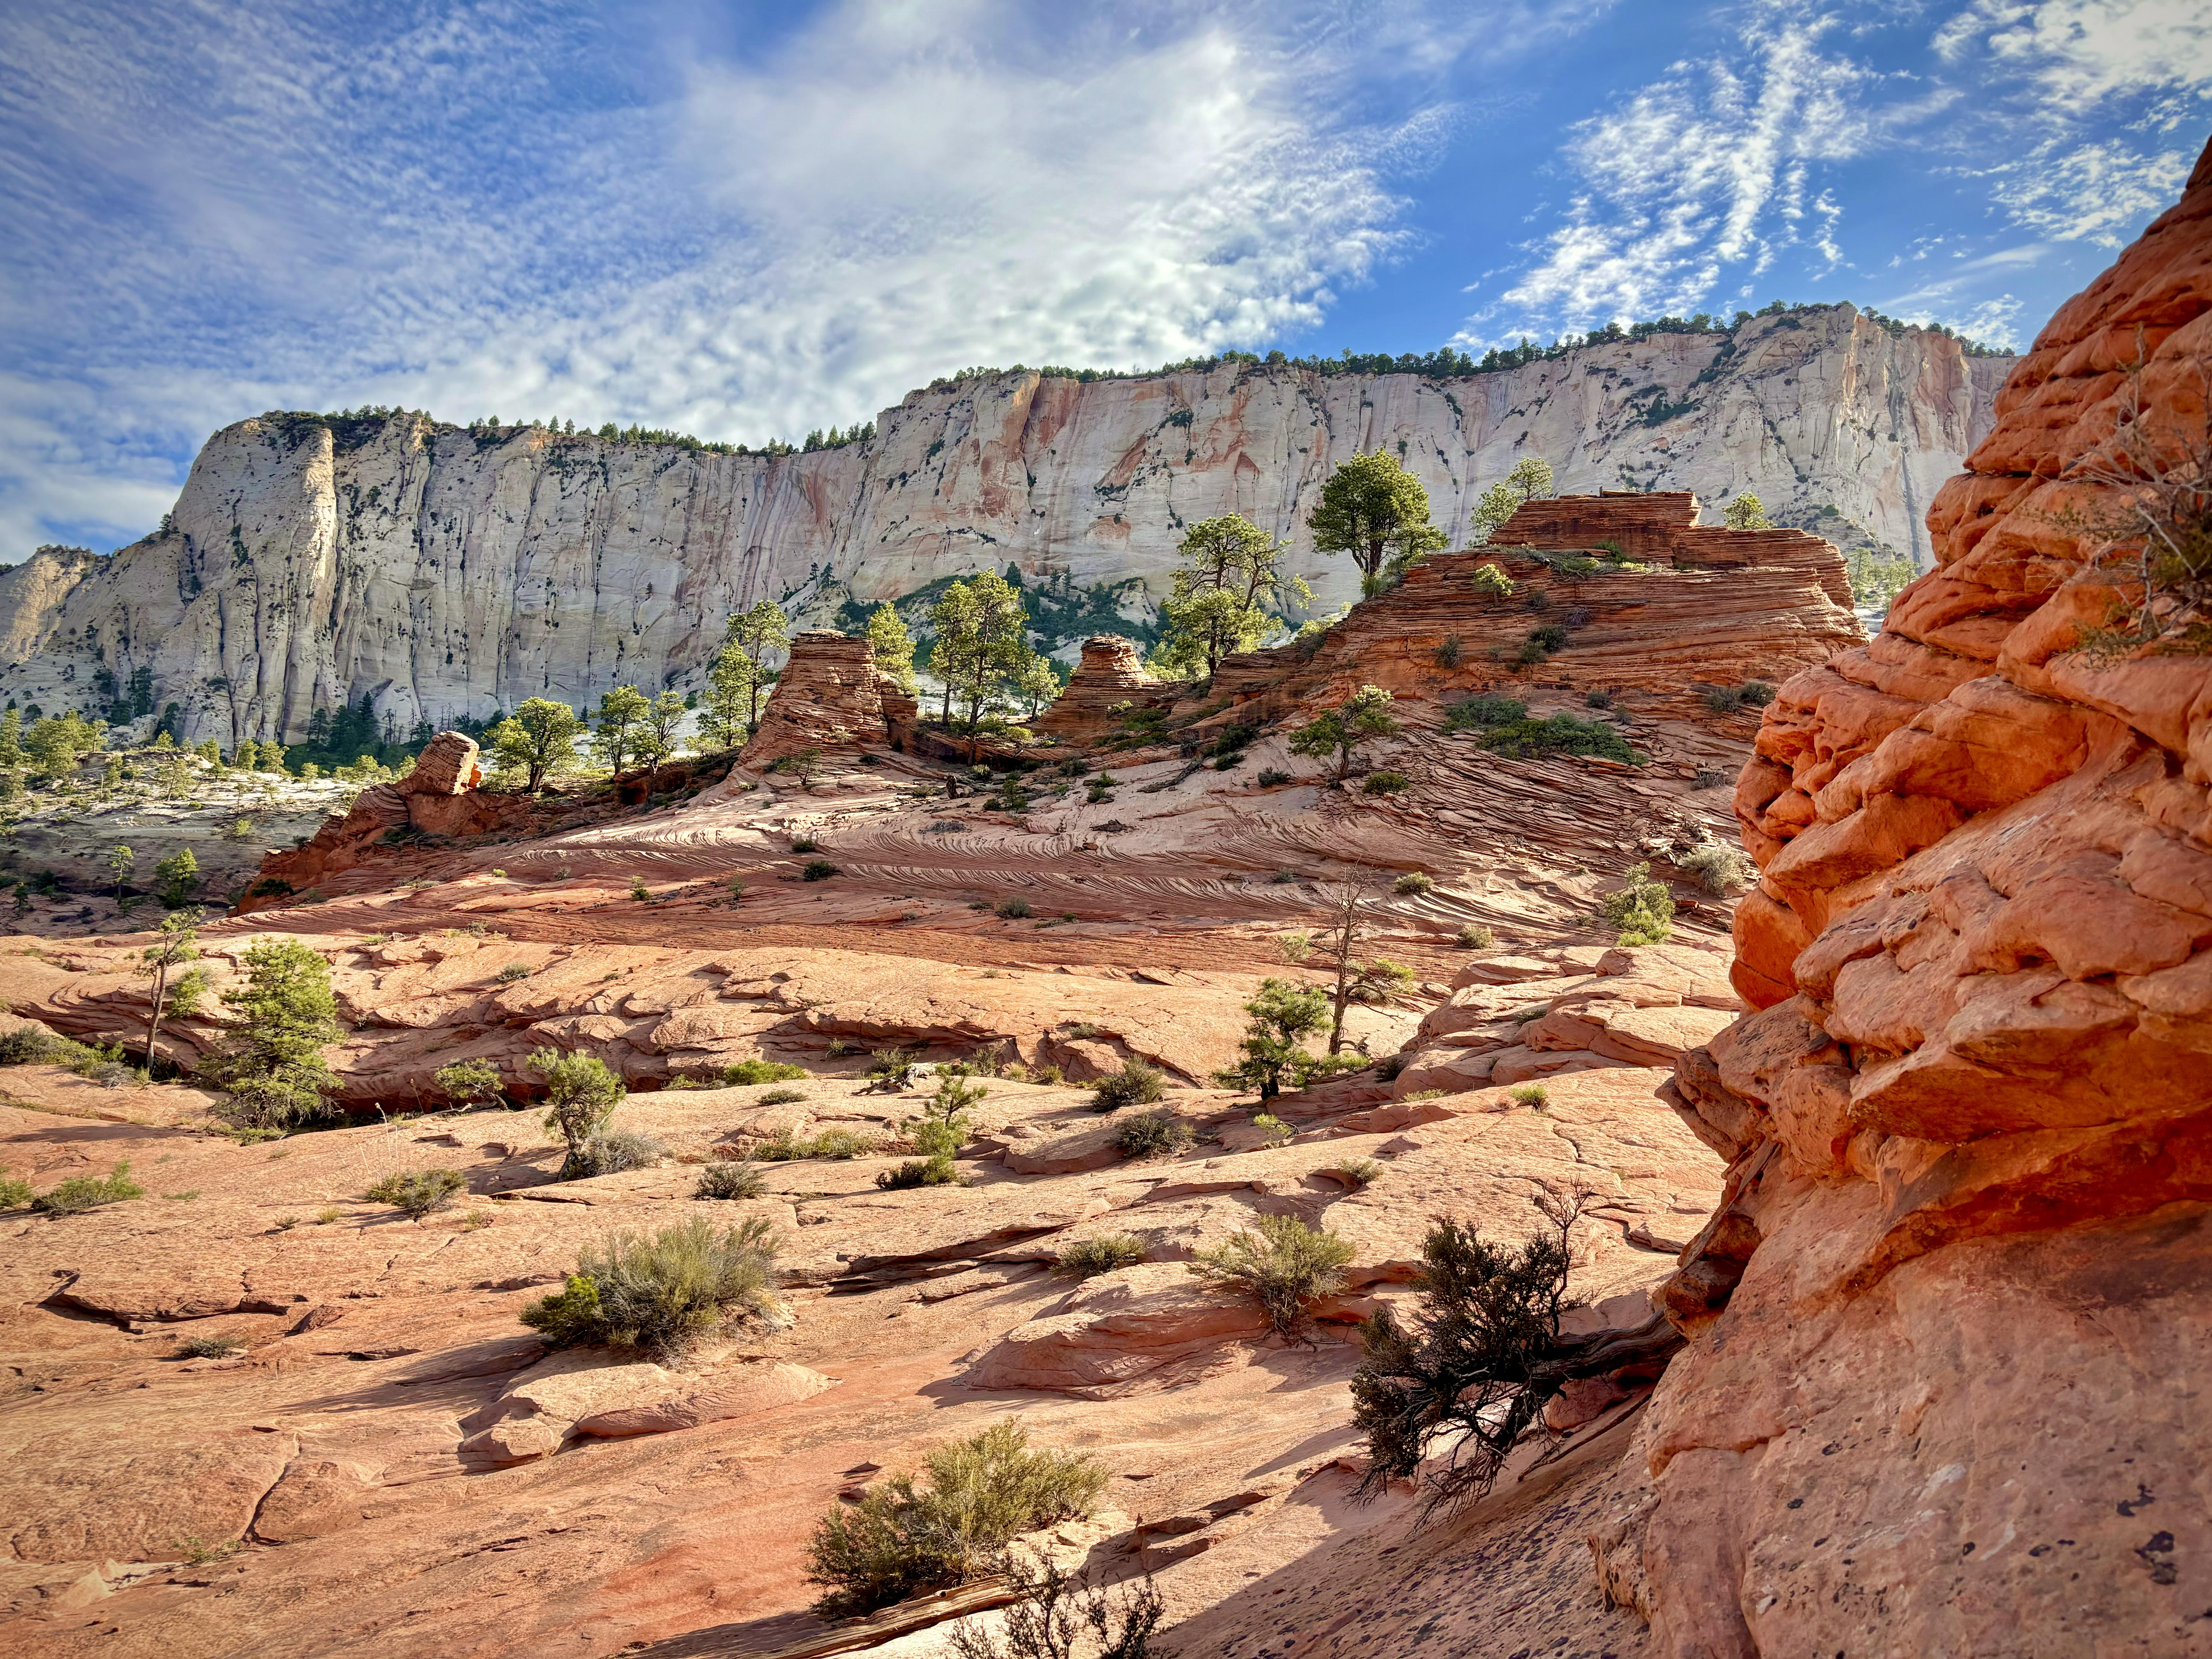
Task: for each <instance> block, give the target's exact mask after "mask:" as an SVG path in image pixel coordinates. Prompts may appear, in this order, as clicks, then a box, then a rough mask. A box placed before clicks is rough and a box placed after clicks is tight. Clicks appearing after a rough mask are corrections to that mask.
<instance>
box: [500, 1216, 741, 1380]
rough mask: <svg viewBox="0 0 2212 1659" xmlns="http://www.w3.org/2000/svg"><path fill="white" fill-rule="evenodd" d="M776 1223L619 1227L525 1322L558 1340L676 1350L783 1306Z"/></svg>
mask: <svg viewBox="0 0 2212 1659" xmlns="http://www.w3.org/2000/svg"><path fill="white" fill-rule="evenodd" d="M775 1247H776V1238H775V1230H774V1229H773V1228H771V1227H770V1226H769V1224H768V1223H767V1222H766V1221H764V1220H763V1219H761V1218H759V1217H757V1216H756V1217H754V1218H751V1219H750V1220H748V1221H745V1222H743V1223H741V1224H740V1225H737V1226H735V1227H732V1228H729V1229H727V1230H726V1231H721V1232H717V1231H715V1230H714V1227H713V1226H711V1225H708V1222H706V1221H705V1220H704V1219H702V1218H698V1217H696V1216H695V1217H693V1218H691V1219H690V1220H688V1221H684V1222H680V1223H678V1225H675V1226H673V1227H667V1228H664V1229H662V1230H661V1231H659V1232H658V1233H655V1234H653V1236H652V1237H649V1238H648V1237H646V1236H645V1235H644V1234H642V1233H631V1232H614V1233H610V1234H609V1235H608V1236H607V1237H606V1239H605V1241H604V1242H603V1243H601V1244H600V1245H599V1247H598V1248H596V1249H585V1250H583V1251H582V1252H580V1254H579V1255H578V1256H577V1260H576V1271H575V1272H574V1273H571V1274H569V1275H568V1284H567V1285H566V1286H565V1287H564V1288H563V1289H562V1291H560V1292H559V1294H557V1295H555V1296H549V1297H545V1298H544V1300H542V1301H538V1302H533V1303H532V1304H530V1306H528V1307H527V1308H525V1309H524V1310H522V1322H523V1323H524V1324H526V1325H528V1326H530V1327H531V1328H532V1329H534V1330H538V1331H542V1332H544V1334H545V1339H546V1340H547V1341H549V1342H550V1343H551V1344H552V1345H553V1346H555V1347H556V1348H557V1347H567V1346H573V1345H575V1344H579V1343H604V1344H605V1345H606V1346H609V1347H613V1348H632V1349H640V1350H642V1351H644V1352H647V1353H650V1354H655V1355H674V1354H678V1353H680V1352H683V1351H684V1349H685V1348H686V1347H688V1346H690V1345H691V1344H693V1343H695V1342H697V1341H701V1340H704V1339H706V1338H708V1337H711V1336H714V1335H716V1334H719V1333H720V1332H721V1331H723V1330H725V1329H726V1328H728V1327H729V1326H730V1325H732V1324H733V1323H736V1322H738V1321H741V1320H744V1319H749V1318H752V1317H754V1316H757V1315H759V1314H761V1313H763V1312H765V1311H766V1310H769V1308H770V1307H772V1306H773V1305H774V1298H773V1297H771V1296H770V1294H769V1273H770V1270H771V1269H772V1268H773V1267H774V1266H775Z"/></svg>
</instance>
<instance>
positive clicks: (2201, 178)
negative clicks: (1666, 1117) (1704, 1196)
mask: <svg viewBox="0 0 2212 1659" xmlns="http://www.w3.org/2000/svg"><path fill="white" fill-rule="evenodd" d="M2138 351H2140V352H2141V353H2142V366H2141V372H2140V377H2139V382H2137V381H2136V380H2135V377H2134V376H2133V374H2132V372H2131V366H2132V365H2134V364H2135V363H2136V360H2137V353H2138ZM2208 366H2212V151H2208V152H2207V156H2206V159H2205V160H2203V161H2200V162H2199V163H2198V166H2197V170H2196V173H2194V175H2193V176H2192V177H2191V180H2190V183H2189V188H2188V191H2187V194H2186V195H2185V197H2183V199H2182V201H2181V203H2180V204H2179V206H2177V207H2175V208H2174V209H2172V210H2171V211H2169V212H2168V213H2166V215H2165V216H2162V217H2161V218H2160V219H2159V220H2158V221H2157V222H2154V224H2153V225H2152V226H2151V227H2150V228H2149V229H2148V230H2147V231H2146V232H2145V233H2144V234H2143V236H2142V239H2141V240H2139V241H2138V242H2136V244H2135V246H2132V247H2130V248H2129V249H2128V250H2127V251H2126V252H2124V253H2123V254H2122V255H2121V257H2120V258H2119V259H2118V262H2117V263H2116V264H2114V265H2113V267H2112V269H2111V270H2109V271H2107V272H2106V273H2105V275H2103V276H2100V277H2099V278H2098V280H2097V281H2096V282H2095V283H2093V284H2092V285H2091V286H2090V287H2089V288H2088V289H2087V290H2085V291H2084V292H2083V293H2082V294H2081V295H2078V296H2077V297H2076V298H2075V299H2074V300H2073V301H2069V303H2068V304H2067V305H2066V306H2065V307H2063V308H2062V309H2061V310H2060V311H2059V313H2058V314H2057V316H2056V317H2055V318H2053V319H2052V320H2051V323H2050V324H2049V325H2047V326H2046V327H2045V330H2044V331H2043V332H2042V334H2041V335H2040V336H2039V337H2038V339H2037V341H2036V343H2035V346H2034V349H2033V351H2032V352H2031V353H2030V354H2029V356H2027V358H2026V359H2025V360H2024V361H2023V362H2021V365H2020V367H2019V368H2018V370H2017V371H2016V372H2015V374H2014V375H2013V377H2012V379H2011V380H2009V381H2008V383H2007V385H2006V386H2005V388H2004V390H2003V392H2002V393H2001V394H2000V396H1999V398H1998V400H1997V409H1998V412H1999V417H2000V418H1999V421H1998V423H1997V425H1996V429H1995V430H1994V431H1992V432H1991V433H1990V435H1989V437H1988V438H1987V439H1986V440H1985V441H1984V442H1983V444H1982V445H1981V446H1980V447H1978V449H1977V450H1976V452H1975V453H1974V455H1973V457H1972V463H1971V465H1972V471H1970V472H1969V473H1968V474H1966V475H1965V476H1963V477H1959V478H1956V479H1954V480H1953V481H1952V482H1951V483H1948V484H1947V485H1946V486H1945V487H1944V489H1943V490H1942V493H1941V495H1938V496H1937V498H1936V502H1935V504H1934V506H1933V507H1931V508H1930V510H1929V529H1930V532H1931V533H1932V534H1933V536H1934V538H1935V542H1936V557H1937V561H1938V568H1936V570H1935V571H1933V572H1932V573H1930V574H1928V575H1926V576H1923V578H1922V579H1921V580H1919V581H1917V583H1915V584H1914V585H1913V586H1911V587H1910V588H1908V589H1907V590H1906V591H1905V593H1904V594H1903V595H1901V596H1900V598H1899V601H1898V603H1897V605H1895V607H1894V608H1893V610H1892V611H1890V613H1889V617H1888V620H1887V624H1886V626H1885V627H1884V629H1883V630H1882V633H1881V637H1880V638H1878V639H1877V640H1875V641H1872V642H1871V643H1870V644H1869V645H1867V646H1864V647H1857V648H1855V649H1852V650H1850V651H1847V652H1845V653H1843V654H1842V655H1841V656H1839V657H1838V658H1837V659H1836V660H1835V661H1834V662H1832V664H1829V665H1826V666H1824V667H1820V668H1816V669H1813V670H1810V671H1807V672H1805V673H1802V674H1801V675H1799V676H1797V677H1796V678H1794V679H1792V680H1791V681H1790V682H1789V684H1786V685H1785V686H1784V687H1783V689H1782V693H1781V696H1779V697H1778V699H1777V701H1776V702H1775V703H1774V704H1773V706H1772V707H1771V708H1770V709H1769V710H1768V711H1767V714H1766V716H1765V721H1764V723H1763V725H1762V726H1761V729H1760V732H1759V749H1758V757H1757V758H1755V759H1754V760H1753V762H1752V763H1750V764H1749V765H1748V766H1747V767H1746V768H1745V769H1744V772H1743V775H1742V777H1741V781H1739V784H1738V786H1737V792H1736V806H1737V811H1738V812H1739V814H1740V815H1741V819H1742V823H1743V826H1744V829H1743V836H1744V841H1745V843H1746V845H1747V847H1748V848H1750V849H1751V850H1752V851H1753V854H1755V855H1756V857H1757V859H1758V861H1759V864H1760V866H1762V872H1761V877H1760V881H1759V890H1758V892H1757V893H1756V894H1755V895H1753V896H1749V897H1747V899H1746V900H1745V902H1744V903H1743V904H1742V906H1741V908H1740V909H1739V910H1738V913H1737V915H1736V920H1735V934H1736V939H1737V945H1738V948H1739V951H1740V957H1739V960H1738V962H1737V964H1736V967H1735V983H1736V984H1737V986H1738V987H1740V988H1741V991H1742V992H1743V994H1744V995H1745V996H1746V998H1747V999H1748V1000H1750V1001H1751V1002H1753V1004H1754V1005H1756V1006H1758V1007H1759V1010H1760V1012H1757V1013H1755V1014H1753V1015H1751V1016H1749V1017H1747V1018H1744V1019H1742V1020H1741V1021H1739V1022H1737V1023H1736V1024H1734V1025H1732V1026H1731V1027H1730V1028H1729V1030H1726V1031H1723V1032H1722V1033H1721V1034H1719V1035H1718V1036H1717V1037H1715V1038H1714V1039H1713V1040H1712V1041H1711V1042H1709V1043H1706V1044H1705V1045H1704V1046H1702V1047H1697V1048H1691V1049H1689V1050H1688V1051H1687V1052H1686V1054H1684V1055H1683V1056H1682V1058H1681V1059H1680V1060H1679V1061H1678V1062H1677V1063H1676V1083H1675V1088H1676V1090H1677V1091H1678V1093H1677V1097H1676V1098H1677V1101H1678V1104H1679V1105H1680V1109H1681V1110H1682V1111H1683V1114H1684V1115H1685V1118H1686V1121H1689V1122H1690V1123H1691V1125H1692V1127H1693V1128H1695V1129H1696V1130H1697V1132H1698V1133H1699V1134H1700V1135H1701V1136H1702V1137H1703V1138H1704V1139H1705V1141H1706V1143H1707V1144H1708V1145H1710V1146H1713V1147H1714V1148H1715V1149H1716V1150H1717V1151H1719V1152H1721V1153H1722V1154H1723V1156H1725V1157H1727V1158H1729V1159H1730V1166H1729V1182H1728V1188H1727V1194H1726V1202H1725V1204H1724V1206H1723V1211H1722V1212H1721V1213H1720V1214H1719V1215H1718V1216H1717V1217H1716V1218H1715V1220H1714V1221H1713V1223H1712V1224H1711V1225H1710V1226H1709V1227H1708V1228H1707V1229H1706V1230H1705V1232H1704V1233H1703V1234H1701V1235H1700V1237H1699V1239H1698V1240H1697V1241H1696V1242H1694V1243H1692V1247H1691V1249H1690V1250H1689V1251H1688V1253H1687V1255H1686V1266H1685V1267H1684V1268H1683V1270H1682V1271H1681V1273H1680V1274H1679V1275H1678V1276H1677V1277H1676V1279H1674V1282H1673V1283H1672V1284H1671V1285H1669V1287H1668V1291H1667V1292H1666V1293H1665V1296H1664V1301H1665V1304H1666V1305H1667V1306H1668V1309H1669V1310H1670V1311H1671V1312H1672V1313H1673V1315H1674V1317H1675V1319H1676V1322H1678V1323H1679V1324H1680V1325H1681V1326H1682V1328H1684V1329H1685V1330H1686V1331H1688V1332H1691V1333H1693V1334H1698V1335H1699V1340H1697V1341H1696V1342H1694V1343H1693V1344H1692V1346H1691V1348H1690V1349H1689V1350H1688V1351H1687V1352H1686V1353H1685V1354H1684V1355H1683V1356H1682V1357H1681V1358H1678V1359H1677V1360H1676V1361H1675V1362H1674V1365H1673V1367H1672V1368H1671V1369H1670V1370H1668V1373H1667V1376H1666V1377H1665V1379H1664V1381H1663V1382H1662V1384H1661V1386H1660V1389H1659V1391H1658V1394H1657V1396H1656V1401H1655V1403H1654V1405H1653V1407H1652V1408H1651V1411H1650V1414H1649V1415H1648V1416H1647V1418H1646V1419H1645V1420H1644V1424H1643V1425H1642V1426H1641V1427H1640V1429H1639V1430H1638V1444H1639V1449H1641V1451H1642V1452H1643V1453H1644V1455H1645V1457H1646V1458H1647V1459H1648V1463H1649V1468H1650V1471H1651V1474H1652V1476H1653V1480H1654V1487H1655V1491H1656V1508H1655V1509H1653V1510H1651V1511H1650V1515H1649V1516H1648V1519H1645V1520H1644V1521H1642V1522H1638V1525H1639V1526H1640V1527H1641V1529H1642V1532H1643V1544H1642V1549H1641V1560H1642V1565H1643V1567H1644V1572H1645V1574H1646V1576H1647V1577H1648V1580H1649V1591H1650V1603H1651V1611H1652V1634H1653V1637H1654V1638H1655V1641H1656V1646H1657V1650H1658V1651H1660V1652H1662V1653H1664V1654H1668V1655H1678V1656H1688V1655H1692V1654H1695V1655H1699V1656H1706V1655H1715V1654H1726V1655H1748V1654H1754V1653H1756V1654H1782V1653H1792V1654H1795V1653H1814V1652H1819V1653H1829V1652H1838V1651H1840V1652H1848V1653H1853V1654H1857V1653H1872V1652H1885V1653H1925V1654H1934V1653H1960V1654H1965V1653H1975V1654H1983V1653H2005V1654H2020V1655H2046V1654H2048V1655H2053V1656H2057V1655H2061V1654H2078V1653H2092V1652H2094V1653H2111V1654H2118V1653H2141V1654H2146V1655H2149V1654H2156V1655H2180V1654H2188V1653H2201V1652H2203V1651H2206V1650H2207V1649H2208V1647H2212V1613H2208V1609H2212V1522H2208V1515H2212V1510H2208V1506H2207V1504H2206V1502H2205V1498H2204V1492H2203V1480H2202V1476H2201V1470H2202V1468H2203V1465H2204V1463H2205V1461H2206V1457H2207V1454H2208V1451H2212V1420H2208V1419H2207V1417H2206V1413H2205V1408H2204V1402H2203V1395H2202V1392H2201V1390H2199V1389H2197V1387H2196V1386H2195V1383H2194V1380H2193V1379H2195V1378H2196V1377H2197V1375H2198V1374H2199V1373H2200V1372H2201V1370H2203V1365H2204V1364H2205V1360H2206V1356H2207V1348H2208V1344H2212V1289H2208V1287H2209V1286H2212V1277H2208V1274H2207V1271H2206V1269H2207V1265H2208V1262H2207V1240H2208V1238H2212V1229H2208V1225H2207V1221H2208V1209H2207V1204H2208V1201H2212V1159H2209V1158H2208V1149H2209V1148H2212V951H2208V948H2207V947H2208V946H2212V806H2208V800H2209V799H2212V796H2208V789H2212V658H2208V657H2207V656H2206V654H2205V653H2204V651H2203V646H2202V644H2201V643H2197V644H2191V643H2190V642H2189V641H2186V640H2184V641H2181V642H2180V643H2179V646H2174V645H2172V644H2169V645H2168V646H2167V647H2165V648H2158V647H2152V648H2142V649H2130V648H2129V647H2127V646H2126V645H2125V643H2124V642H2123V643H2122V644H2121V645H2119V646H2118V647H2112V646H2109V645H2108V646H2107V647H2106V648H2105V649H2104V650H2102V651H2099V650H2096V649H2093V648H2087V647H2088V645H2089V642H2088V641H2085V639H2084V637H2083V636H2084V631H2085V629H2088V628H2091V627H2093V626H2096V625H2099V624H2102V623H2106V620H2107V619H2108V617H2110V616H2111V614H2112V610H2113V607H2114V606H2115V605H2116V603H2118V602H2119V601H2121V600H2123V599H2125V598H2126V597H2127V595H2126V592H2125V590H2124V589H2116V588H2115V587H2114V586H2112V585H2110V584H2109V582H2108V581H2107V580H2105V579H2103V578H2101V577H2100V574H2098V573H2097V572H2096V571H2095V570H2093V568H2092V562H2093V558H2094V556H2095V555H2096V552H2097V550H2098V549H2097V546H2096V545H2095V544H2093V542H2091V541H2090V540H2089V539H2088V538H2087V537H2085V536H2084V535H2082V534H2081V533H2080V532H2079V529H2078V526H2080V525H2081V523H2082V522H2083V521H2084V519H2085V518H2092V519H2093V517H2094V516H2095V514H2096V513H2098V512H2099V511H2100V508H2101V507H2105V506H2106V505H2108V504H2109V501H2110V496H2111V492H2110V491H2109V490H2106V489H2103V488H2102V487H2100V486H2098V485H2095V484H2092V483H2084V482H2081V481H2079V480H2078V479H2075V478H2069V477H2068V476H2067V474H2068V472H2069V469H2070V468H2072V467H2074V466H2075V465H2076V464H2077V463H2078V462H2081V461H2082V460H2083V459H2085V458H2093V457H2095V456H2096V455H2097V454H2098V453H2099V451H2100V446H2101V445H2103V444H2105V443H2106V441H2108V440H2109V439H2110V438H2111V437H2112V434H2113V433H2114V431H2115V428H2116V425H2117V423H2118V422H2120V421H2122V420H2123V419H2124V418H2127V417H2128V416H2130V414H2133V413H2134V411H2133V410H2130V398H2131V396H2132V395H2133V393H2132V392H2131V386H2133V385H2135V384H2139V386H2140V398H2141V409H2140V414H2139V416H2136V418H2138V419H2139V420H2140V422H2142V429H2143V430H2144V431H2146V432H2147V433H2148V434H2149V435H2151V441H2152V442H2153V444H2154V447H2156V448H2157V449H2158V450H2159V451H2160V453H2162V454H2163V455H2164V456H2165V458H2166V464H2168V465H2172V464H2174V463H2176V462H2178V461H2181V460H2182V459H2184V456H2185V452H2184V450H2183V445H2184V444H2185V442H2186V441H2189V440H2190V438H2191V435H2194V441H2196V442H2197V443H2198V444H2200V445H2201V444H2202V443H2203V441H2204V439H2205V435H2206V428H2205V413H2204V390H2203V388H2204V386H2205V385H2206V384H2207V382H2206V380H2205V378H2204V376H2205V374H2206V370H2207V368H2208ZM2199 453H2200V454H2201V453H2203V452H2202V451H2201V450H2200V451H2199ZM2200 487H2201V486H2200ZM2137 597H2138V598H2139V597H2140V596H2139V595H2137Z"/></svg>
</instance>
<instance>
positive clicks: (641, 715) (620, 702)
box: [592, 685, 652, 772]
mask: <svg viewBox="0 0 2212 1659" xmlns="http://www.w3.org/2000/svg"><path fill="white" fill-rule="evenodd" d="M651 708H652V704H651V703H649V702H647V700H646V696H645V693H644V692H642V691H641V690H638V689H637V688H636V687H635V686H634V685H618V686H617V687H615V689H614V690H611V691H609V692H606V693H605V694H604V695H602V696H600V698H599V724H598V726H597V727H596V728H595V729H594V730H593V731H592V754H593V755H595V756H597V757H599V764H600V765H602V766H604V767H605V768H606V769H607V770H608V771H610V772H619V771H621V770H622V769H623V766H624V765H625V764H627V763H629V761H630V760H631V759H633V758H634V757H635V756H636V755H637V738H638V726H639V725H640V723H641V721H643V720H644V719H645V717H646V715H647V712H648V711H649V710H650V709H651Z"/></svg>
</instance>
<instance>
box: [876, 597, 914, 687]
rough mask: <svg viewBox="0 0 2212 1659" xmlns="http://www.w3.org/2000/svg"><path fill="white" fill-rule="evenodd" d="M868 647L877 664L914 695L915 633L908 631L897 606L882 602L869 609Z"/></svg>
mask: <svg viewBox="0 0 2212 1659" xmlns="http://www.w3.org/2000/svg"><path fill="white" fill-rule="evenodd" d="M868 650H869V652H870V653H872V655H873V656H874V658H875V659H876V666H877V667H878V669H880V670H881V671H883V672H884V673H886V674H888V675H890V677H891V678H893V679H895V680H896V681H897V682H898V684H899V690H902V691H904V692H907V693H908V694H909V695H911V694H912V692H913V690H914V635H911V634H909V633H908V632H907V627H906V623H904V622H902V621H901V620H900V618H899V613H898V611H897V609H896V607H895V606H892V605H878V606H877V607H876V608H875V609H874V610H873V611H870V612H869V613H868Z"/></svg>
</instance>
